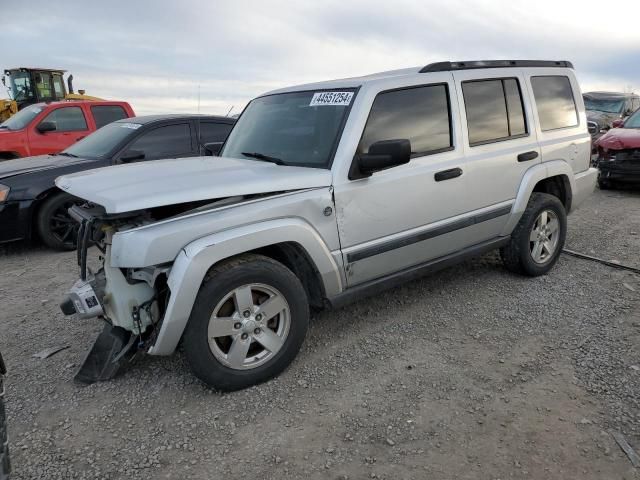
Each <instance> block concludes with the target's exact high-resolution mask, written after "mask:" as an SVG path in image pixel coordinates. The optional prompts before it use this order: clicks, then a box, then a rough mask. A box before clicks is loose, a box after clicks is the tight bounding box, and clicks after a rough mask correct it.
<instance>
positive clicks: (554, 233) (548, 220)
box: [529, 210, 560, 264]
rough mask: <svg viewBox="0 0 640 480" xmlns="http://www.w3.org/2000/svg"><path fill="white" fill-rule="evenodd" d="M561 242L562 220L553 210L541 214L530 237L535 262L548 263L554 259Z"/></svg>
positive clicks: (531, 251) (531, 252)
mask: <svg viewBox="0 0 640 480" xmlns="http://www.w3.org/2000/svg"><path fill="white" fill-rule="evenodd" d="M559 241H560V220H558V216H557V215H556V213H555V212H554V211H552V210H543V211H542V212H540V214H539V215H538V217H537V218H536V221H535V222H534V223H533V228H532V229H531V234H530V235H529V252H530V254H531V258H532V259H533V261H534V262H536V263H538V264H544V263H547V262H548V261H549V260H551V259H552V258H553V255H554V254H555V253H556V250H557V248H558V243H559Z"/></svg>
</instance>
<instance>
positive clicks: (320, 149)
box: [220, 89, 355, 168]
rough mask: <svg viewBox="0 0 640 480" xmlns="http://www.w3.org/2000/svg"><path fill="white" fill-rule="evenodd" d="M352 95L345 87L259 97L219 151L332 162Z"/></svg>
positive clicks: (299, 162)
mask: <svg viewBox="0 0 640 480" xmlns="http://www.w3.org/2000/svg"><path fill="white" fill-rule="evenodd" d="M354 96H355V90H354V89H342V90H340V91H308V92H294V93H282V94H277V95H269V96H266V97H260V98H256V99H255V100H253V101H252V102H251V103H250V104H249V105H248V106H247V108H246V109H245V111H244V112H243V113H242V115H241V116H240V119H239V120H238V123H237V124H236V126H235V128H234V129H233V130H232V131H231V134H230V135H229V138H228V139H227V142H226V143H225V145H224V149H223V150H222V152H221V153H220V155H221V156H224V157H234V158H248V159H254V160H255V159H258V160H263V161H271V162H274V163H278V164H281V165H294V166H302V167H315V168H329V166H330V164H331V157H332V153H333V150H334V146H335V144H336V141H337V140H338V135H339V133H340V129H341V127H342V124H343V121H344V119H345V116H346V113H347V110H348V108H349V105H350V104H351V103H352V102H353V99H354Z"/></svg>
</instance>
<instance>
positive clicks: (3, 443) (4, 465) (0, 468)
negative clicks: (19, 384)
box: [0, 354, 11, 480]
mask: <svg viewBox="0 0 640 480" xmlns="http://www.w3.org/2000/svg"><path fill="white" fill-rule="evenodd" d="M5 373H7V369H6V368H5V366H4V361H3V360H2V355H1V354H0V480H5V479H8V478H9V471H10V470H11V465H10V463H9V440H8V437H7V416H6V414H5V411H4V383H3V377H4V375H5Z"/></svg>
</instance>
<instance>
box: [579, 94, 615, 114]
mask: <svg viewBox="0 0 640 480" xmlns="http://www.w3.org/2000/svg"><path fill="white" fill-rule="evenodd" d="M623 107H624V100H594V99H593V98H586V97H585V99H584V108H586V109H587V110H597V111H598V112H605V113H622V108H623Z"/></svg>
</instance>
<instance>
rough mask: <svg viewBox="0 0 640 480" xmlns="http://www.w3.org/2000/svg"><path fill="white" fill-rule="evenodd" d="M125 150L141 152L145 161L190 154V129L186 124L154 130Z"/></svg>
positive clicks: (191, 150) (144, 134) (191, 151)
mask: <svg viewBox="0 0 640 480" xmlns="http://www.w3.org/2000/svg"><path fill="white" fill-rule="evenodd" d="M127 150H139V151H141V152H143V153H144V159H145V160H157V159H160V158H176V157H180V156H185V155H189V154H192V153H193V147H192V143H191V128H190V127H189V124H188V123H178V124H175V125H166V126H164V127H158V128H154V129H153V130H150V131H148V132H145V133H143V134H142V135H141V136H140V137H138V138H137V139H135V140H134V141H133V142H131V144H130V145H129V146H128V147H127Z"/></svg>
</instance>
